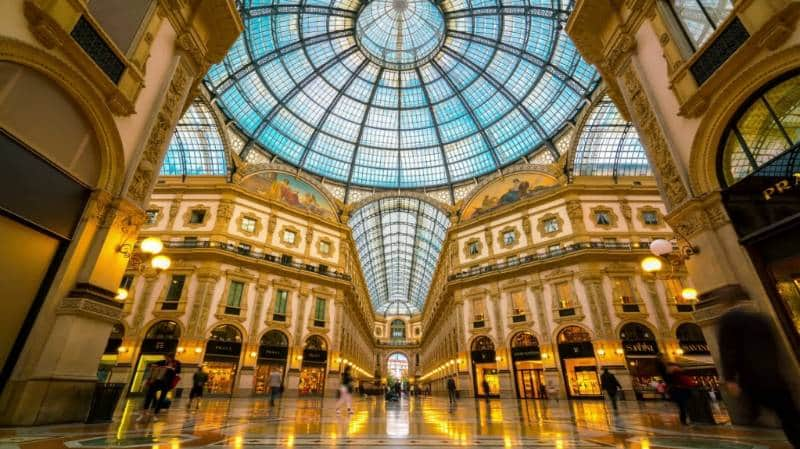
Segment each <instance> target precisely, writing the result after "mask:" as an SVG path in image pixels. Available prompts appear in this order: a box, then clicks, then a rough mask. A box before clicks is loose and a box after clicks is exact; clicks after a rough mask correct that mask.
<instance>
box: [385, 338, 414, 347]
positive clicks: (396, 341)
mask: <svg viewBox="0 0 800 449" xmlns="http://www.w3.org/2000/svg"><path fill="white" fill-rule="evenodd" d="M375 344H377V345H378V346H417V345H418V344H419V340H411V339H408V338H392V339H389V340H376V341H375Z"/></svg>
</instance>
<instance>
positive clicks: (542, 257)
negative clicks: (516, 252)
mask: <svg viewBox="0 0 800 449" xmlns="http://www.w3.org/2000/svg"><path fill="white" fill-rule="evenodd" d="M649 247H650V245H649V244H648V243H629V242H583V243H573V244H572V245H565V246H562V247H560V248H558V249H551V250H548V251H547V252H545V253H542V254H531V255H528V256H525V257H520V258H518V259H515V260H514V261H513V262H509V261H504V262H499V263H496V264H494V265H487V266H485V267H476V268H472V269H470V270H465V271H461V272H460V273H455V274H451V275H450V276H448V277H447V280H448V281H456V280H459V279H467V278H471V277H473V276H479V275H482V274H486V273H493V272H497V271H502V270H505V269H507V268H514V267H519V266H523V265H528V264H532V263H536V262H542V261H546V260H551V259H555V258H558V257H563V256H565V255H568V254H574V253H579V252H582V251H591V250H598V249H599V250H606V251H613V252H620V253H633V252H634V251H639V250H646V249H648V248H649Z"/></svg>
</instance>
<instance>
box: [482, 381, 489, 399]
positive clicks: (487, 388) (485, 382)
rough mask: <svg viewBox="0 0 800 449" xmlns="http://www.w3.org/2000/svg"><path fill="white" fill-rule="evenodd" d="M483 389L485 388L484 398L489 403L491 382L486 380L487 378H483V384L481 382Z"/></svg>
mask: <svg viewBox="0 0 800 449" xmlns="http://www.w3.org/2000/svg"><path fill="white" fill-rule="evenodd" d="M481 387H482V388H483V394H484V398H486V401H487V402H488V401H489V381H488V380H486V378H485V377H484V378H483V382H481Z"/></svg>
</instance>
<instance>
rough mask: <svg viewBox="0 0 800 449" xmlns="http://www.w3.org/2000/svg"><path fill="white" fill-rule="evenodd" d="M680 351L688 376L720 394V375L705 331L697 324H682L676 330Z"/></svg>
mask: <svg viewBox="0 0 800 449" xmlns="http://www.w3.org/2000/svg"><path fill="white" fill-rule="evenodd" d="M675 337H677V339H678V351H676V352H677V353H678V354H679V355H680V358H681V362H682V365H683V366H684V370H685V371H686V374H688V375H690V376H691V377H692V378H694V380H695V382H697V383H698V384H699V385H702V386H703V387H705V388H707V389H709V390H713V391H715V392H719V373H718V372H717V368H716V367H715V365H714V361H713V360H712V359H711V349H710V348H709V347H708V343H707V342H706V338H705V336H704V335H703V331H702V330H701V329H700V326H698V325H697V324H695V323H682V324H680V325H679V326H678V327H677V329H676V330H675Z"/></svg>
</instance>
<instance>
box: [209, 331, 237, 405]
mask: <svg viewBox="0 0 800 449" xmlns="http://www.w3.org/2000/svg"><path fill="white" fill-rule="evenodd" d="M241 354H242V333H241V332H240V331H239V329H238V328H237V327H236V326H233V325H231V324H222V325H219V326H217V327H215V328H214V329H212V330H211V332H210V333H209V337H208V343H206V353H205V357H204V358H203V365H205V367H206V370H207V373H208V382H207V383H206V388H207V389H208V392H209V393H210V394H223V395H226V394H227V395H230V394H233V386H234V384H235V383H236V373H237V370H238V368H239V357H240V356H241Z"/></svg>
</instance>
